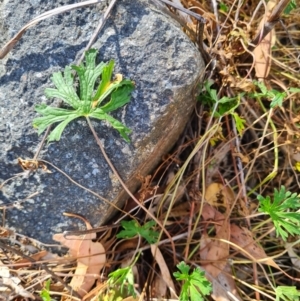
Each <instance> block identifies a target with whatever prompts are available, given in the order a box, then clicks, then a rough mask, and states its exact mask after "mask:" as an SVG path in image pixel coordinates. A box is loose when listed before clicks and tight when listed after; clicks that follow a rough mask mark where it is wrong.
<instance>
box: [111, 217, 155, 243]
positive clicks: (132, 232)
mask: <svg viewBox="0 0 300 301" xmlns="http://www.w3.org/2000/svg"><path fill="white" fill-rule="evenodd" d="M155 224H156V223H155V221H149V222H147V223H145V225H144V226H140V225H139V224H138V222H137V221H135V220H130V221H122V222H121V225H122V227H123V228H124V230H122V231H121V232H120V233H118V234H117V238H126V239H128V238H132V237H135V236H137V235H140V236H141V237H143V238H145V239H146V240H147V242H148V243H149V244H155V243H156V242H157V240H158V236H159V233H158V232H156V231H154V230H152V229H151V228H152V227H154V226H155Z"/></svg>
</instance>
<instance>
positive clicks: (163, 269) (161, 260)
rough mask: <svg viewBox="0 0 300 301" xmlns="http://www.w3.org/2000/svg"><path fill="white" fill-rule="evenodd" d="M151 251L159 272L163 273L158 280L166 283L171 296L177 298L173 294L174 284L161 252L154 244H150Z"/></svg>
mask: <svg viewBox="0 0 300 301" xmlns="http://www.w3.org/2000/svg"><path fill="white" fill-rule="evenodd" d="M151 253H152V255H153V257H154V258H155V260H156V262H157V264H158V266H159V269H160V272H161V274H162V275H164V276H163V279H161V280H160V281H161V282H165V283H166V285H167V287H168V288H169V290H170V294H171V298H177V296H176V294H175V286H174V283H173V280H172V277H171V274H170V271H169V269H168V266H167V264H166V262H165V260H164V257H163V255H162V253H161V252H160V249H159V248H158V247H157V246H156V245H151Z"/></svg>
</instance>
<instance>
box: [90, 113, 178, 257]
mask: <svg viewBox="0 0 300 301" xmlns="http://www.w3.org/2000/svg"><path fill="white" fill-rule="evenodd" d="M86 120H87V123H88V125H89V127H90V129H91V131H92V133H93V136H94V138H95V140H96V142H97V144H98V146H99V148H100V150H101V152H102V154H103V157H104V158H105V160H106V162H107V164H108V165H109V167H110V168H111V170H112V171H113V173H114V175H115V176H116V177H117V179H118V180H119V182H120V183H121V185H122V187H123V188H124V190H125V191H126V192H127V193H128V195H129V196H130V197H131V198H132V199H133V201H134V202H135V203H136V204H137V205H138V206H139V207H141V208H142V209H143V210H144V211H145V212H147V214H148V215H149V216H150V217H151V218H152V219H153V220H154V221H155V222H156V223H157V224H158V225H159V226H160V227H161V229H162V230H163V231H164V232H165V234H166V235H167V237H168V238H169V239H170V241H172V238H171V235H170V234H169V232H168V231H167V230H166V229H165V228H164V226H163V225H162V223H161V222H160V221H159V220H158V219H157V218H156V217H155V216H154V214H153V213H152V212H150V211H149V210H148V209H147V208H146V207H145V206H144V205H143V204H142V203H141V202H139V201H138V200H137V198H136V197H135V196H134V195H133V193H132V192H131V191H130V190H129V189H128V187H127V186H126V184H125V183H124V181H123V180H122V178H121V177H120V175H119V173H118V171H117V170H116V168H115V167H114V165H113V163H112V162H111V160H110V159H109V157H108V156H107V154H106V152H105V149H104V147H103V146H102V143H101V141H100V139H99V137H98V135H97V133H96V131H95V129H94V127H93V125H92V123H91V120H90V119H89V117H86ZM171 244H172V250H173V257H174V262H176V256H175V246H174V244H173V243H172V242H171Z"/></svg>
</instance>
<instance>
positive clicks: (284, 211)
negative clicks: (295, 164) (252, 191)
mask: <svg viewBox="0 0 300 301" xmlns="http://www.w3.org/2000/svg"><path fill="white" fill-rule="evenodd" d="M257 199H258V200H259V203H260V207H259V209H258V211H259V212H264V213H266V214H268V215H270V218H271V219H272V221H273V223H274V226H275V230H276V235H277V236H281V238H282V239H283V240H284V241H286V239H287V237H288V235H289V234H290V235H299V234H300V212H290V210H297V209H298V208H300V196H299V195H297V193H293V194H292V193H291V192H289V191H285V187H284V186H281V189H280V191H278V190H277V189H276V188H275V189H274V200H273V201H272V200H271V198H270V197H269V196H267V197H263V196H261V195H258V196H257Z"/></svg>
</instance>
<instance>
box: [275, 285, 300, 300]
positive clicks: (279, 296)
mask: <svg viewBox="0 0 300 301" xmlns="http://www.w3.org/2000/svg"><path fill="white" fill-rule="evenodd" d="M275 293H276V300H275V301H280V300H283V301H299V297H300V291H298V290H297V288H296V287H295V286H278V287H276V290H275Z"/></svg>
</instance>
